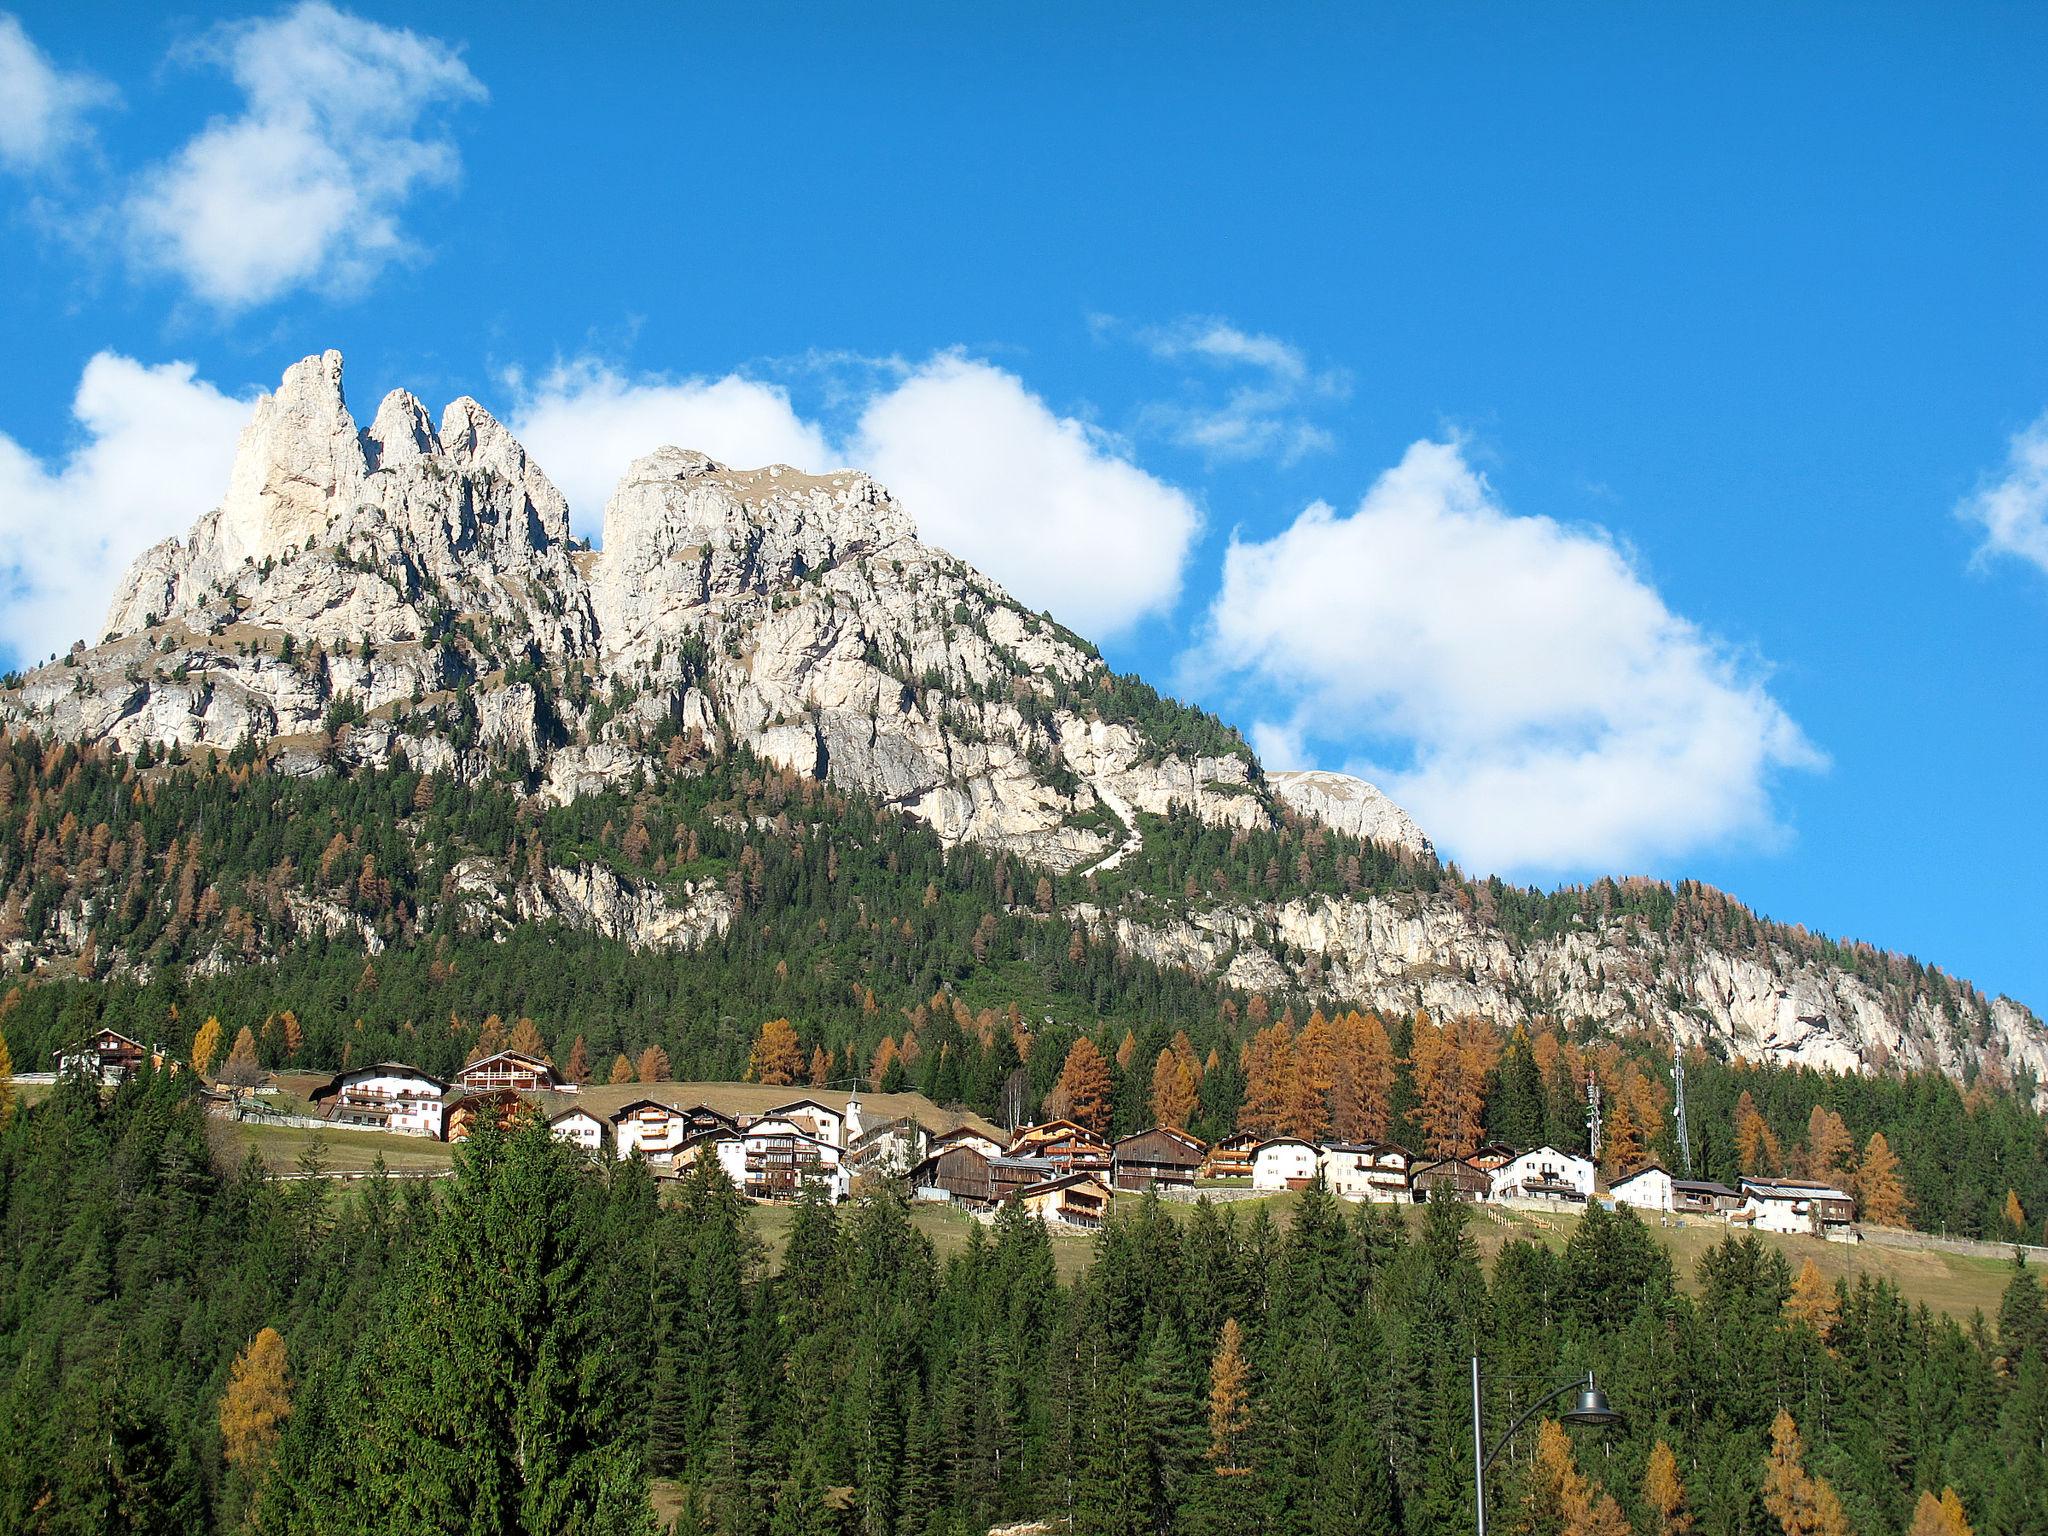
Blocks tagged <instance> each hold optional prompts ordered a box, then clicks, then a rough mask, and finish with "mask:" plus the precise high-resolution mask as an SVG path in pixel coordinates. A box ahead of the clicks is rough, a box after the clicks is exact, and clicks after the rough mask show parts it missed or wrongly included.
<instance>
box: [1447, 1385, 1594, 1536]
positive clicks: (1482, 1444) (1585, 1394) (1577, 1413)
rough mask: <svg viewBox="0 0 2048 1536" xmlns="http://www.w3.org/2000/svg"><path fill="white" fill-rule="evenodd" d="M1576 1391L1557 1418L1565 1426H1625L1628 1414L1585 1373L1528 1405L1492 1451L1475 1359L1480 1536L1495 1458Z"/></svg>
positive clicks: (1476, 1500)
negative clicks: (1522, 1430) (1535, 1420)
mask: <svg viewBox="0 0 2048 1536" xmlns="http://www.w3.org/2000/svg"><path fill="white" fill-rule="evenodd" d="M1574 1390H1576V1391H1577V1392H1578V1394H1579V1400H1578V1401H1577V1402H1576V1403H1574V1404H1573V1405H1572V1406H1571V1407H1570V1408H1569V1409H1567V1410H1566V1411H1565V1412H1563V1413H1561V1414H1559V1415H1558V1418H1559V1419H1560V1420H1562V1421H1563V1422H1564V1423H1566V1424H1582V1425H1585V1426H1587V1427H1588V1428H1591V1429H1604V1428H1605V1427H1606V1426H1607V1425H1609V1424H1624V1423H1626V1422H1627V1421H1628V1419H1627V1415H1626V1414H1623V1413H1620V1412H1617V1411H1616V1410H1615V1409H1614V1408H1613V1407H1612V1406H1611V1405H1610V1404H1609V1403H1608V1401H1607V1394H1606V1393H1605V1392H1602V1391H1601V1390H1600V1386H1599V1383H1597V1382H1595V1381H1594V1380H1593V1373H1592V1372H1591V1371H1588V1372H1586V1379H1585V1380H1584V1381H1580V1380H1579V1379H1578V1378H1577V1377H1573V1378H1572V1379H1571V1380H1570V1381H1568V1382H1565V1383H1564V1384H1563V1385H1562V1386H1558V1387H1553V1388H1551V1389H1550V1390H1549V1391H1548V1392H1546V1393H1544V1394H1543V1395H1542V1396H1541V1397H1539V1398H1537V1399H1536V1401H1535V1402H1534V1403H1532V1404H1530V1406H1529V1411H1528V1412H1527V1413H1525V1414H1523V1415H1522V1416H1521V1417H1520V1418H1519V1419H1517V1420H1515V1422H1514V1423H1512V1424H1510V1425H1509V1426H1508V1427H1507V1429H1506V1431H1505V1432H1504V1433H1503V1434H1502V1435H1501V1437H1500V1438H1499V1439H1498V1440H1496V1441H1494V1442H1493V1449H1492V1450H1490V1451H1489V1450H1488V1449H1487V1448H1486V1431H1485V1429H1484V1427H1483V1421H1482V1420H1481V1418H1480V1408H1479V1357H1478V1356H1477V1355H1474V1356H1473V1357H1472V1492H1473V1496H1474V1502H1473V1506H1472V1507H1473V1509H1474V1510H1475V1511H1476V1512H1477V1514H1478V1516H1479V1536H1486V1469H1487V1468H1488V1467H1490V1466H1492V1465H1493V1459H1494V1457H1496V1456H1498V1455H1499V1454H1500V1453H1501V1452H1502V1451H1503V1450H1505V1449H1506V1448H1507V1443H1508V1442H1509V1441H1510V1440H1512V1439H1514V1438H1515V1432H1516V1431H1517V1430H1519V1429H1520V1428H1521V1427H1522V1426H1523V1425H1524V1424H1526V1423H1528V1422H1529V1421H1530V1420H1531V1419H1533V1418H1535V1417H1536V1415H1537V1414H1538V1413H1539V1412H1540V1411H1541V1410H1543V1409H1544V1408H1546V1407H1548V1406H1549V1405H1550V1404H1552V1403H1554V1402H1556V1401H1557V1400H1558V1399H1559V1398H1560V1397H1563V1396H1564V1395H1565V1393H1567V1392H1570V1391H1574Z"/></svg>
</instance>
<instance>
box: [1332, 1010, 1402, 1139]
mask: <svg viewBox="0 0 2048 1536" xmlns="http://www.w3.org/2000/svg"><path fill="white" fill-rule="evenodd" d="M1394 1077H1395V1068H1394V1046H1393V1042H1392V1041H1390V1040H1389V1039H1388V1038H1387V1026H1386V1025H1385V1024H1383V1023H1381V1022H1380V1017H1379V1015H1378V1014H1375V1013H1358V1012H1356V1011H1353V1012H1350V1013H1346V1014H1345V1015H1344V1016H1343V1017H1342V1018H1340V1019H1338V1020H1337V1021H1336V1070H1335V1073H1334V1081H1333V1082H1332V1084H1331V1087H1330V1131H1331V1133H1332V1134H1333V1135H1335V1136H1336V1137H1337V1138H1338V1139H1339V1140H1341V1141H1379V1140H1382V1139H1384V1138H1385V1136H1386V1134H1387V1130H1388V1122H1389V1121H1390V1120H1391V1119H1392V1118H1393V1101H1394Z"/></svg>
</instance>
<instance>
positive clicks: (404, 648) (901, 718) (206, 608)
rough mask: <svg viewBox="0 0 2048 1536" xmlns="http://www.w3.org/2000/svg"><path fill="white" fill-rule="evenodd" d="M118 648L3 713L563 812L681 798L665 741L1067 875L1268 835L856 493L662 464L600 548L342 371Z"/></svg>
mask: <svg viewBox="0 0 2048 1536" xmlns="http://www.w3.org/2000/svg"><path fill="white" fill-rule="evenodd" d="M106 635H107V638H106V639H105V641H104V642H103V643H102V644H101V645H99V646H97V647H94V648H92V649H90V650H88V651H86V652H84V653H83V654H81V655H79V656H76V657H74V658H71V663H72V664H70V665H67V666H65V667H62V668H46V669H44V670H43V671H41V672H39V673H37V674H35V675H33V676H31V677H30V678H29V679H28V680H27V682H26V684H25V685H24V686H23V687H22V688H21V689H20V690H18V691H17V692H16V693H14V694H13V695H11V696H0V717H13V718H20V719H28V720H33V721H36V722H38V723H40V724H42V725H44V726H46V727H48V728H51V729H54V730H55V731H57V732H58V733H60V734H63V735H66V736H73V737H77V738H80V739H85V740H106V741H110V742H112V743H114V744H116V745H118V746H120V747H122V748H123V749H126V750H131V751H132V750H134V749H135V748H137V747H140V746H141V745H142V744H143V743H145V742H148V743H150V744H152V745H153V746H155V747H165V746H168V745H170V744H172V743H176V744H178V745H179V746H181V747H184V748H188V749H189V748H192V747H211V748H216V749H221V750H226V749H231V748H233V747H235V746H236V745H238V744H239V743H241V742H243V741H245V740H250V739H255V740H258V741H261V742H265V743H269V744H270V746H271V751H272V755H273V756H274V758H275V759H276V760H277V763H278V765H279V766H280V767H282V768H284V769H285V770H286V771H318V770H319V769H320V768H321V767H323V766H325V765H326V764H327V763H329V762H338V763H341V764H351V763H353V764H370V763H376V762H379V761H382V760H384V759H385V758H387V757H388V756H389V755H390V754H391V753H392V752H393V751H394V750H396V749H398V748H399V747H401V746H402V747H403V748H404V749H405V751H406V753H407V755H408V756H409V757H410V759H411V760H412V761H413V762H414V763H416V764H418V765H420V766H423V767H427V768H432V769H439V770H446V771H450V772H454V773H457V774H459V775H476V774H482V773H485V772H488V771H490V770H491V767H492V765H493V763H495V762H500V761H502V760H503V759H504V757H505V756H506V755H507V754H509V753H523V754H524V755H525V758H526V761H527V762H528V763H529V765H531V766H532V767H533V769H534V770H535V771H536V772H537V773H539V774H540V775H542V777H543V778H544V781H545V784H546V786H547V789H548V792H550V793H554V794H564V793H576V792H579V791H580V790H587V789H589V788H593V787H597V786H599V785H602V784H606V783H616V782H623V781H624V780H626V779H628V778H630V777H631V776H632V775H633V774H635V773H652V772H655V771H657V770H658V766H659V765H658V763H657V761H656V759H655V757H654V756H653V754H652V753H650V752H649V751H648V750H646V749H645V746H644V743H645V742H646V740H647V738H648V736H649V735H650V733H658V732H659V731H660V730H662V729H663V728H665V727H668V726H674V727H677V728H680V729H683V730H695V731H699V732H701V733H703V734H704V735H705V736H706V737H707V738H709V739H711V740H713V741H714V742H729V743H743V744H745V745H746V746H748V747H750V748H751V749H753V750H754V751H756V752H758V753H760V754H761V755H762V756H764V757H766V758H768V759H769V760H771V761H773V762H776V763H778V764H781V765H784V766H788V767H792V768H796V769H800V770H802V771H804V772H806V773H815V774H818V775H821V776H824V777H828V778H831V779H833V780H834V781H836V782H839V783H843V784H846V785H848V786H850V787H853V788H858V789H860V790H863V791H865V792H867V793H870V794H874V795H877V796H879V797H881V798H883V799H885V800H889V801H891V802H893V803H896V804H898V805H901V806H902V807H904V808H905V809H906V810H907V811H909V812H910V813H911V814H913V815H915V816H918V817H919V818H921V819H922V820H924V821H926V822H928V823H929V824H930V825H931V826H932V827H933V828H934V829H935V830H936V831H937V832H938V833H939V834H940V835H941V836H942V837H945V838H948V839H968V840H972V841H976V842H981V843H986V844H989V845H991V846H996V847H1002V848H1006V849H1010V850H1013V851H1015V852H1017V853H1019V854H1021V855H1023V856H1025V857H1027V858H1031V859H1034V860H1037V861H1039V862H1041V863H1044V864H1047V865H1050V866H1052V867H1054V868H1056V869H1062V870H1065V869H1074V868H1077V867H1080V866H1083V865H1091V864H1097V863H1102V862H1104V861H1113V860H1115V859H1116V858H1118V857H1119V855H1120V853H1121V852H1122V851H1124V850H1127V849H1128V848H1129V847H1131V846H1133V845H1134V841H1135V837H1136V830H1135V826H1134V818H1135V816H1136V814H1137V813H1138V812H1140V811H1151V812H1165V811H1168V810H1172V809H1186V810H1191V811H1193V812H1194V813H1196V814H1198V815H1201V816H1203V817H1205V818H1207V819H1209V820H1211V821H1215V822H1219V823H1227V824H1230V825H1237V826H1247V827H1249V826H1263V825H1267V824H1268V823H1269V822H1270V818H1271V816H1272V814H1273V811H1274V809H1275V806H1276V803H1275V802H1271V801H1270V800H1269V799H1268V798H1267V797H1265V796H1263V795H1262V794H1261V793H1259V792H1258V789H1257V786H1256V772H1257V770H1256V768H1255V766H1254V764H1253V763H1252V761H1251V757H1250V754H1249V753H1248V752H1242V751H1236V750H1229V751H1222V752H1219V753H1217V754H1215V755H1202V754H1187V753H1178V752H1169V751H1163V750H1161V749H1160V748H1159V747H1158V745H1157V744H1156V743H1154V742H1152V741H1150V740H1149V739H1148V738H1147V736H1146V734H1145V732H1144V731H1143V730H1142V729H1141V728H1139V727H1137V726H1136V725H1135V724H1134V723H1133V722H1131V721H1127V720H1118V719H1116V718H1114V717H1113V716H1105V713H1104V711H1103V710H1102V709H1101V708H1100V707H1098V706H1097V705H1096V703H1095V701H1094V695H1095V694H1096V692H1097V691H1098V685H1099V684H1100V683H1101V682H1102V680H1103V679H1105V678H1106V677H1107V675H1108V673H1107V669H1106V668H1105V667H1104V666H1103V664H1102V662H1101V659H1100V658H1099V657H1098V656H1096V654H1095V653H1094V651H1093V649H1092V648H1091V647H1088V646H1086V645H1085V643H1083V642H1081V641H1079V640H1077V639H1076V638H1075V637H1073V636H1071V635H1069V634H1068V633H1067V632H1066V631H1064V630H1062V629H1061V628H1060V627H1059V626H1058V625H1056V624H1054V623H1053V622H1051V621H1050V620H1049V619H1045V618H1042V617H1040V616H1038V615H1035V614H1032V613H1029V612H1027V611H1026V610H1024V609H1023V608H1021V607H1020V606H1019V605H1018V604H1017V603H1016V602H1015V601H1014V600H1012V599H1011V598H1010V596H1009V595H1008V594H1007V593H1006V592H1004V591H1003V590H1002V589H1001V588H1000V587H998V586H997V585H996V584H995V583H993V582H991V581H989V580H988V579H987V578H985V577H983V576H982V575H980V573H978V572H976V571H974V570H972V569H970V568H969V567H967V566H965V565H963V564H962V563H961V562H960V561H958V560H956V559H954V558H953V557H952V556H950V555H948V554H946V553H945V552H944V551H943V550H939V549H936V548H933V547H932V546H930V545H927V544H924V543H922V542H921V541H920V540H919V539H918V537H917V531H916V528H915V527H914V526H913V524H912V522H911V520H910V518H909V516H908V515H907V514H906V513H905V512H904V511H903V509H902V508H901V507H900V506H899V505H898V504H897V503H896V501H895V500H894V499H893V498H892V497H891V496H890V495H889V493H888V492H887V491H886V490H885V489H883V488H882V487H881V486H880V485H878V484H876V483H875V482H874V481H873V480H871V479H869V478H868V477H867V476H865V475H861V474H857V473H853V472H841V473H837V474H829V475H813V474H804V473H800V472H798V471H796V470H794V469H791V468H789V467H787V466H784V465H771V466H768V467H766V468H762V469H755V470H736V469H730V468H727V467H726V466H724V465H721V464H718V463H716V462H714V461H713V460H711V459H710V458H708V457H706V456H705V455H703V454H701V453H695V452H691V451H688V450H685V449H682V448H677V447H672V446H669V447H660V448H657V449H656V450H655V451H653V452H652V453H650V454H648V455H647V456H646V457H644V458H642V459H639V460H637V461H636V462H635V463H633V464H632V465H631V466H630V467H629V468H628V469H627V471H626V473H625V475H624V477H623V478H622V479H621V481H620V483H619V486H618V489H617V491H616V492H615V494H614V495H613V497H612V499H611V501H610V503H609V504H608V506H607V507H606V509H605V518H604V547H603V548H602V550H593V549H590V548H588V547H586V546H583V545H581V544H579V543H577V542H576V541H575V540H573V539H572V538H571V537H570V533H569V514H568V507H567V505H566V503H565V502H564V501H563V499H562V496H561V493H560V492H559V491H557V490H556V488H555V487H554V485H553V484H552V483H551V482H550V481H549V480H548V478H547V475H546V474H545V472H544V471H543V470H542V469H541V467H540V466H539V465H538V464H536V463H535V462H534V461H533V460H532V459H531V458H530V457H529V456H528V454H527V453H526V451H525V450H524V448H522V447H521V446H520V445H519V443H518V442H517V441H516V440H515V439H514V438H513V436H512V434H511V433H509V432H508V431H506V429H505V428H504V426H503V425H502V424H500V423H499V422H498V421H497V420H496V419H495V418H494V417H492V416H491V414H490V413H489V412H488V411H487V410H485V409H484V407H483V406H481V405H480V404H478V403H477V402H476V401H474V400H471V399H467V398H464V399H460V400H457V401H455V402H454V403H453V404H451V405H450V406H449V407H448V408H447V410H446V411H444V412H443V413H442V417H441V421H440V424H439V426H438V427H436V426H435V425H434V423H433V422H432V420H431V418H430V417H429V415H428V413H427V411H426V408H425V407H424V406H423V405H422V404H421V403H420V401H419V400H418V399H416V398H415V397H414V396H412V395H411V394H409V393H407V392H406V391H403V390H396V391H393V392H392V393H391V394H390V395H388V396H387V397H386V398H385V399H384V401H383V402H382V403H381V404H380V405H379V407H378V409H377V412H376V414H375V417H374V418H373V420H372V421H371V424H370V426H369V427H368V428H366V429H361V430H359V429H358V428H357V425H356V423H355V420H354V418H353V417H352V416H351V414H350V412H349V409H348V405H347V401H346V399H345V396H344V394H343V390H342V360H341V357H340V354H338V353H334V352H328V353H324V354H322V355H320V356H318V357H309V358H307V359H305V360H304V361H302V362H300V363H297V364H295V365H294V366H293V367H292V368H291V369H289V370H288V371H287V372H286V374H285V376H284V379H283V381H282V382H281V383H280V385H279V387H278V390H277V392H276V393H275V394H273V395H266V396H265V397H263V399H262V400H260V401H259V402H258V403H257V406H256V408H255V413H254V417H253V419H252V420H251V422H250V425H249V427H248V429H247V430H246V431H245V432H244V433H243V435H242V440H241V444H240V447H239V451H238V453H237V457H236V461H235V466H234V472H233V474H232V475H231V477H230V481H229V485H228V488H227V492H226V495H225V496H224V498H223V500H222V502H221V505H220V506H219V507H217V508H215V509H214V510H212V511H210V512H208V513H206V514H205V515H204V516H202V517H201V518H200V519H199V520H198V521H197V522H196V523H195V524H194V526H193V529H192V532H191V534H190V535H189V536H188V537H187V538H186V539H184V540H169V541H166V542H165V543H163V544H159V545H157V546H155V547H154V548H152V549H149V550H147V551H145V552H144V553H143V554H142V555H141V556H140V557H139V558H138V559H137V560H136V562H135V563H134V565H133V566H131V567H130V569H129V571H128V572H127V574H126V575H125V576H124V577H123V579H122V581H121V583H120V585H119V588H118V589H117V591H116V594H115V597H114V601H113V604H112V606H111V608H110V609H109V612H108V616H107V629H106Z"/></svg>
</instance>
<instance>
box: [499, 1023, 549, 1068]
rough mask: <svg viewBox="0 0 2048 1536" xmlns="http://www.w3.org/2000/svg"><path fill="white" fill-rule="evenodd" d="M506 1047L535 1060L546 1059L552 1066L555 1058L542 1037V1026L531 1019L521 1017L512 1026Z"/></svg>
mask: <svg viewBox="0 0 2048 1536" xmlns="http://www.w3.org/2000/svg"><path fill="white" fill-rule="evenodd" d="M505 1049H506V1050H508V1051H517V1052H518V1053H519V1054H520V1055H522V1056H531V1057H532V1058H533V1059H534V1060H535V1061H545V1062H547V1063H548V1064H549V1065H550V1066H552V1065H553V1064H554V1058H553V1057H551V1056H549V1055H548V1047H547V1042H546V1041H544V1040H542V1039H541V1037H540V1026H539V1025H538V1024H536V1023H534V1022H533V1020H531V1019H521V1020H520V1021H519V1022H518V1023H517V1024H514V1025H513V1026H512V1034H511V1037H510V1038H509V1039H507V1040H506V1042H505Z"/></svg>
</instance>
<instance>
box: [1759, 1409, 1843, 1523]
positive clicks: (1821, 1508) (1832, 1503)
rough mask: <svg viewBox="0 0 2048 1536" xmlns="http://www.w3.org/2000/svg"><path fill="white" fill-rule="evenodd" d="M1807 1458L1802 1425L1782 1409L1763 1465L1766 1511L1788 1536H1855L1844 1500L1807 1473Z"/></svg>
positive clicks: (1820, 1480)
mask: <svg viewBox="0 0 2048 1536" xmlns="http://www.w3.org/2000/svg"><path fill="white" fill-rule="evenodd" d="M1805 1457H1806V1447H1805V1446H1804V1445H1803V1444H1802V1443H1801V1442H1800V1439H1799V1426H1798V1425H1797V1424H1795V1423H1793V1421H1792V1415H1791V1414H1789V1413H1787V1412H1786V1411H1785V1410H1784V1409H1783V1408H1780V1409H1779V1410H1778V1416H1777V1417H1776V1418H1775V1419H1773V1420H1772V1421H1771V1450H1770V1455H1769V1456H1768V1457H1767V1458H1766V1459H1765V1462H1764V1508H1765V1509H1767V1510H1769V1511H1770V1513H1771V1517H1772V1518H1773V1519H1775V1520H1776V1521H1777V1522H1778V1526H1779V1528H1780V1529H1781V1530H1782V1531H1783V1532H1784V1533H1785V1536H1853V1533H1852V1532H1851V1531H1850V1529H1849V1520H1848V1517H1847V1516H1846V1515H1845V1514H1843V1512H1842V1501H1841V1499H1840V1498H1839V1497H1837V1496H1836V1493H1835V1490H1834V1489H1833V1487H1831V1486H1830V1485H1829V1483H1828V1481H1827V1479H1826V1478H1821V1477H1815V1476H1814V1475H1813V1474H1812V1473H1811V1472H1808V1471H1807V1470H1806V1462H1805Z"/></svg>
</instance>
